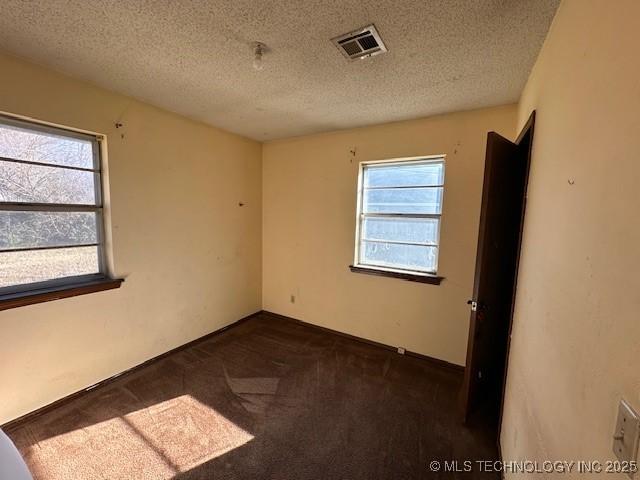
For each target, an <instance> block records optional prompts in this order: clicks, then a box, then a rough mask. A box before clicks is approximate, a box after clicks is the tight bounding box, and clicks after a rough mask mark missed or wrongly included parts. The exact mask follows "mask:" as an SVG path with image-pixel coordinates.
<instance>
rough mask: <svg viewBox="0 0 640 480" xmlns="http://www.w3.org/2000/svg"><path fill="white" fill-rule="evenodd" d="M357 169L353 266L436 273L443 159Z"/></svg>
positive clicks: (387, 163)
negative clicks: (355, 231) (357, 188)
mask: <svg viewBox="0 0 640 480" xmlns="http://www.w3.org/2000/svg"><path fill="white" fill-rule="evenodd" d="M360 168H361V171H360V176H359V182H360V185H359V205H358V225H357V232H358V240H357V248H356V259H355V262H356V264H357V265H358V266H361V267H371V268H380V269H392V270H400V271H407V272H414V273H423V274H435V273H436V272H437V269H438V246H439V245H438V244H439V239H440V217H441V215H442V196H443V188H444V158H443V157H438V158H436V159H433V158H430V159H420V160H414V159H412V160H405V161H398V160H394V161H389V162H374V163H362V164H361V166H360Z"/></svg>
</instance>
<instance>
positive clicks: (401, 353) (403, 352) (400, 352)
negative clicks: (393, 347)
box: [398, 347, 406, 355]
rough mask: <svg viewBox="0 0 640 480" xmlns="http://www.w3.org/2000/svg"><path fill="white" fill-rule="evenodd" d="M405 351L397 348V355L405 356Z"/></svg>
mask: <svg viewBox="0 0 640 480" xmlns="http://www.w3.org/2000/svg"><path fill="white" fill-rule="evenodd" d="M405 351H406V350H405V349H404V348H402V347H398V353H399V354H400V355H404V354H405Z"/></svg>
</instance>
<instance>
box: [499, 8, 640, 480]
mask: <svg viewBox="0 0 640 480" xmlns="http://www.w3.org/2000/svg"><path fill="white" fill-rule="evenodd" d="M612 3H615V7H614V6H613V5H612ZM612 7H613V8H612ZM638 19H640V2H638V1H636V0H619V1H617V2H609V1H606V0H589V1H584V0H566V1H565V2H564V3H563V4H562V5H561V6H560V9H559V11H558V13H557V16H556V18H555V20H554V23H553V26H552V28H551V32H550V34H549V36H548V38H547V40H546V43H545V45H544V47H543V50H542V52H541V54H540V56H539V58H538V61H537V63H536V65H535V68H534V70H533V72H532V74H531V77H530V79H529V82H528V84H527V86H526V89H525V91H524V93H523V95H522V100H521V103H520V108H519V122H520V124H521V125H522V124H523V123H524V121H525V120H526V118H527V116H528V115H529V112H530V111H531V110H532V109H536V110H537V119H536V132H535V136H534V150H533V160H532V170H531V178H530V185H529V199H528V205H527V212H526V220H525V229H524V243H523V251H522V263H521V267H520V274H519V284H518V293H517V302H516V312H515V321H514V330H513V338H512V345H511V356H510V361H509V375H508V384H507V396H506V406H505V417H504V424H503V428H502V435H501V441H502V449H503V454H504V457H505V458H506V459H532V460H535V459H545V460H546V459H551V460H556V459H557V460H565V459H567V460H571V459H574V460H575V459H586V460H603V459H609V458H613V453H612V451H611V443H612V438H611V437H612V434H613V429H614V422H615V416H616V409H617V403H618V401H619V400H620V398H622V397H624V398H626V399H627V400H628V401H629V402H630V403H631V404H632V405H633V406H634V407H635V408H636V409H637V410H638V411H640V321H639V312H640V294H639V292H640V275H638V272H639V271H640V223H639V222H638V220H637V216H638V212H639V211H640V193H639V188H640V187H639V184H640V120H639V119H640V115H638V111H639V110H640V81H639V80H638V79H639V78H640V62H638V45H639V44H640V42H639V41H640V37H639V34H638V32H639V31H640V22H639V21H638ZM571 182H573V184H570V183H571ZM607 477H611V478H616V477H615V476H614V475H608V476H607ZM518 478H520V477H518ZM620 478H627V477H626V476H623V475H620Z"/></svg>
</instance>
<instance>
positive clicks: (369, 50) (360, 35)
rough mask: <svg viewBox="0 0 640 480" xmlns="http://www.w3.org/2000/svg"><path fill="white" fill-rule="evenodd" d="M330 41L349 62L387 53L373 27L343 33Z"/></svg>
mask: <svg viewBox="0 0 640 480" xmlns="http://www.w3.org/2000/svg"><path fill="white" fill-rule="evenodd" d="M331 41H332V42H333V43H334V44H335V46H336V47H338V50H340V51H341V52H342V54H343V55H344V56H345V57H347V58H348V59H350V60H357V59H362V58H367V57H372V56H373V55H378V54H379V53H384V52H386V51H387V47H385V45H384V43H382V39H381V38H380V34H379V33H378V31H377V30H376V27H375V26H374V25H369V26H368V27H364V28H360V29H358V30H354V31H353V32H349V33H345V34H344V35H340V36H339V37H335V38H332V39H331Z"/></svg>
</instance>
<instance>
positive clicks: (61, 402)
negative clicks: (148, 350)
mask: <svg viewBox="0 0 640 480" xmlns="http://www.w3.org/2000/svg"><path fill="white" fill-rule="evenodd" d="M261 313H262V311H261V310H260V311H258V312H255V313H252V314H251V315H247V316H246V317H243V318H241V319H240V320H236V321H235V322H233V323H230V324H229V325H227V326H225V327H222V328H219V329H217V330H214V331H213V332H211V333H208V334H206V335H204V336H202V337H199V338H196V339H195V340H191V341H190V342H187V343H185V344H183V345H179V346H177V347H175V348H172V349H171V350H168V351H166V352H164V353H161V354H160V355H157V356H155V357H153V358H150V359H149V360H146V361H144V362H142V363H140V364H138V365H135V366H133V367H131V368H129V369H127V370H125V371H123V372H120V373H116V374H115V375H112V376H111V377H109V378H105V379H104V380H101V381H99V382H97V383H94V384H93V385H90V386H88V387H86V388H83V389H82V390H78V391H77V392H74V393H70V394H69V395H67V396H65V397H62V398H60V399H58V400H56V401H54V402H51V403H49V404H47V405H45V406H43V407H40V408H38V409H36V410H33V411H32V412H29V413H25V414H24V415H21V416H20V417H18V418H15V419H13V420H9V421H8V422H7V423H5V424H3V425H0V429H2V430H4V431H5V432H8V431H10V430H12V429H16V428H17V427H19V426H20V425H21V424H22V423H24V422H26V421H28V420H31V419H33V418H36V417H39V416H40V415H43V414H45V413H47V412H49V411H51V410H54V409H56V408H58V407H60V406H62V405H64V404H66V403H68V402H70V401H72V400H74V399H76V398H78V397H80V396H82V395H84V394H85V393H87V392H89V391H91V390H94V389H96V388H98V387H103V386H105V385H108V384H110V383H112V382H114V381H115V380H117V379H119V378H122V377H125V376H127V375H130V374H132V373H134V372H137V371H138V370H140V369H142V368H144V367H147V366H149V365H151V364H153V363H155V362H158V361H159V360H162V359H163V358H165V357H168V356H169V355H171V354H173V353H176V352H179V351H180V350H184V349H185V348H189V347H192V346H194V345H196V344H198V343H200V342H204V341H205V340H208V339H210V338H211V337H215V336H216V335H220V334H221V333H223V332H225V331H227V330H229V329H231V328H233V327H237V326H238V325H240V324H241V323H243V322H246V321H247V320H249V319H251V318H253V317H255V316H258V315H260V314H261Z"/></svg>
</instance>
